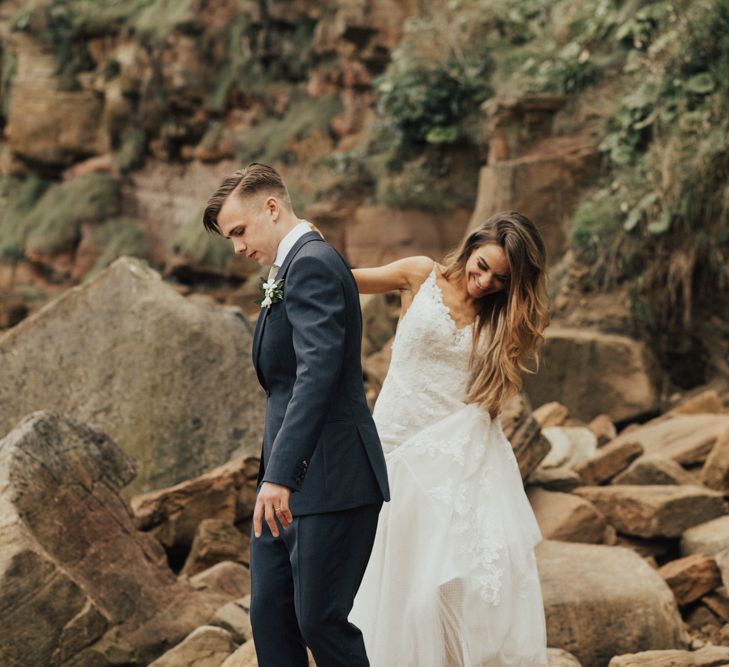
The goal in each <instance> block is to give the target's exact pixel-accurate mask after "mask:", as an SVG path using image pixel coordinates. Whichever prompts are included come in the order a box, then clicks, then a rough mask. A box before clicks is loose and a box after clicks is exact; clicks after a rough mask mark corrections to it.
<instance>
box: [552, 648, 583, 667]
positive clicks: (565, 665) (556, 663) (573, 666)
mask: <svg viewBox="0 0 729 667" xmlns="http://www.w3.org/2000/svg"><path fill="white" fill-rule="evenodd" d="M547 661H548V662H547V664H548V666H549V667H581V665H580V661H579V660H578V659H577V658H575V656H573V655H572V654H571V653H569V652H568V651H565V650H563V649H561V648H548V649H547Z"/></svg>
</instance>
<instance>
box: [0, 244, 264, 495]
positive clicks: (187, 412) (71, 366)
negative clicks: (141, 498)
mask: <svg viewBox="0 0 729 667" xmlns="http://www.w3.org/2000/svg"><path fill="white" fill-rule="evenodd" d="M250 346H251V327H250V325H249V324H248V323H247V322H246V321H245V320H244V318H242V316H241V315H240V313H239V312H238V311H233V310H227V309H223V308H220V307H212V306H203V305H201V304H196V303H191V302H190V301H188V300H186V299H185V298H184V297H182V296H180V295H179V294H177V292H176V291H175V290H174V289H172V288H171V287H169V286H167V285H165V284H164V283H163V282H162V281H161V279H160V276H159V274H157V273H156V272H154V271H152V270H151V269H150V268H149V267H148V266H146V265H145V264H144V263H142V262H140V261H138V260H133V259H129V258H122V259H119V260H117V261H116V262H114V264H112V265H111V266H110V267H109V268H108V269H107V270H106V271H104V272H103V273H101V274H100V275H99V276H97V277H96V278H95V279H93V280H91V281H90V282H88V283H87V284H85V285H83V286H81V287H78V288H74V289H72V290H69V291H68V292H66V293H65V294H63V295H62V296H61V297H59V298H58V299H56V300H55V301H53V302H51V303H50V304H48V305H46V306H45V307H44V308H43V309H42V310H40V311H39V312H37V313H35V314H34V315H32V316H30V317H29V318H27V319H26V320H24V321H23V322H21V323H20V324H18V325H17V326H16V327H14V328H13V329H10V330H9V331H7V332H6V333H4V334H3V335H2V336H0V367H2V369H3V383H2V385H0V404H2V405H3V410H2V413H0V433H2V432H5V431H7V430H8V429H9V428H10V427H11V426H12V424H13V423H14V421H15V420H17V419H18V418H19V417H20V416H22V415H23V414H25V413H27V412H28V411H30V410H35V409H39V408H43V409H45V408H52V409H55V410H60V411H63V412H66V413H69V414H71V415H72V416H74V417H76V418H78V419H82V420H88V421H89V422H90V423H92V424H93V425H96V426H99V427H101V428H102V429H103V430H104V431H105V432H108V433H109V435H110V436H112V437H113V438H114V439H115V440H116V441H117V442H118V443H119V444H120V445H121V447H122V448H123V449H124V451H126V452H127V453H128V454H130V455H132V456H133V457H135V458H136V460H137V462H138V469H139V475H138V478H137V480H136V481H135V482H134V483H133V484H132V485H131V488H132V489H134V490H137V491H139V490H143V489H144V490H147V489H150V488H155V487H156V488H159V487H160V486H163V485H168V484H174V483H176V482H179V481H181V480H183V479H188V478H190V477H193V476H195V475H197V474H200V473H201V472H203V471H204V470H206V469H209V468H211V467H213V466H215V465H219V464H221V463H223V462H224V461H227V460H229V459H230V457H231V456H232V455H234V454H235V453H237V452H240V453H250V454H258V452H259V450H260V442H261V423H262V418H261V414H262V410H263V392H262V391H261V389H260V387H259V386H258V380H257V379H256V375H255V371H254V370H253V367H252V362H251V360H250Z"/></svg>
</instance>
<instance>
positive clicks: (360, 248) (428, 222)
mask: <svg viewBox="0 0 729 667" xmlns="http://www.w3.org/2000/svg"><path fill="white" fill-rule="evenodd" d="M467 224H468V214H467V213H466V211H465V210H464V211H459V212H457V213H456V214H455V215H454V216H449V218H448V220H447V221H445V220H444V219H443V218H442V216H441V215H439V214H434V213H430V212H428V211H423V210H417V209H391V208H387V207H384V206H361V207H359V208H358V209H357V210H356V212H355V215H354V219H353V220H350V222H349V223H348V225H347V234H346V237H345V246H344V252H345V256H346V257H347V258H348V259H349V261H350V262H351V264H352V266H355V267H357V266H380V265H382V264H387V263H388V262H391V261H393V260H396V259H400V258H402V257H407V256H410V255H427V256H428V257H441V256H443V254H444V253H445V252H447V251H449V250H450V249H451V248H452V247H454V246H455V245H457V243H458V242H459V241H460V240H461V236H462V235H463V232H464V231H465V229H466V225H467ZM383 238H386V239H387V243H386V244H383V243H382V239H383Z"/></svg>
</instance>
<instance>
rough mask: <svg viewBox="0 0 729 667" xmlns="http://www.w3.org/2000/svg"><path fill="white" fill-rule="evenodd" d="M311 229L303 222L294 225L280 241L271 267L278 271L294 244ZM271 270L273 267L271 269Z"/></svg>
mask: <svg viewBox="0 0 729 667" xmlns="http://www.w3.org/2000/svg"><path fill="white" fill-rule="evenodd" d="M310 231H311V228H310V227H309V223H308V222H306V221H305V220H304V221H302V222H300V223H299V224H298V225H296V226H295V227H294V228H293V229H292V230H291V231H290V232H289V233H288V234H286V236H284V237H283V238H282V239H281V243H279V244H278V250H277V251H276V259H275V260H274V262H273V266H275V267H276V269H277V270H278V269H280V268H281V266H282V265H283V263H284V260H285V259H286V255H288V254H289V252H291V248H293V247H294V245H295V244H296V242H297V241H298V240H299V239H300V238H301V237H302V236H303V235H304V234H306V233H308V232H310ZM271 268H273V267H271Z"/></svg>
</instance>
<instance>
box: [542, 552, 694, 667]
mask: <svg viewBox="0 0 729 667" xmlns="http://www.w3.org/2000/svg"><path fill="white" fill-rule="evenodd" d="M537 559H538V564H539V577H540V580H541V582H542V593H543V596H544V606H545V613H546V618H547V643H548V645H549V646H555V647H559V648H562V649H565V650H567V651H569V652H570V653H572V654H574V656H575V657H576V658H577V659H578V660H579V661H580V663H581V664H582V665H583V666H584V667H604V665H606V664H607V662H608V660H610V658H611V657H613V656H614V655H619V654H621V653H633V652H637V651H645V650H649V649H658V648H663V649H665V648H684V645H685V642H686V637H685V636H684V633H683V629H682V622H681V617H680V616H679V613H678V608H677V607H676V601H675V600H674V597H673V593H672V592H671V590H670V589H669V588H668V586H667V585H666V583H665V582H664V581H663V579H662V578H661V576H660V575H659V574H658V573H656V572H655V570H653V569H652V568H651V567H650V566H649V565H648V564H647V563H646V562H645V561H644V560H643V559H642V558H641V557H640V556H638V555H637V554H635V553H634V552H633V551H631V550H629V549H624V548H622V547H608V546H601V545H592V544H574V543H569V542H553V541H549V540H547V541H544V542H542V543H541V544H540V545H539V547H538V548H537Z"/></svg>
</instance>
